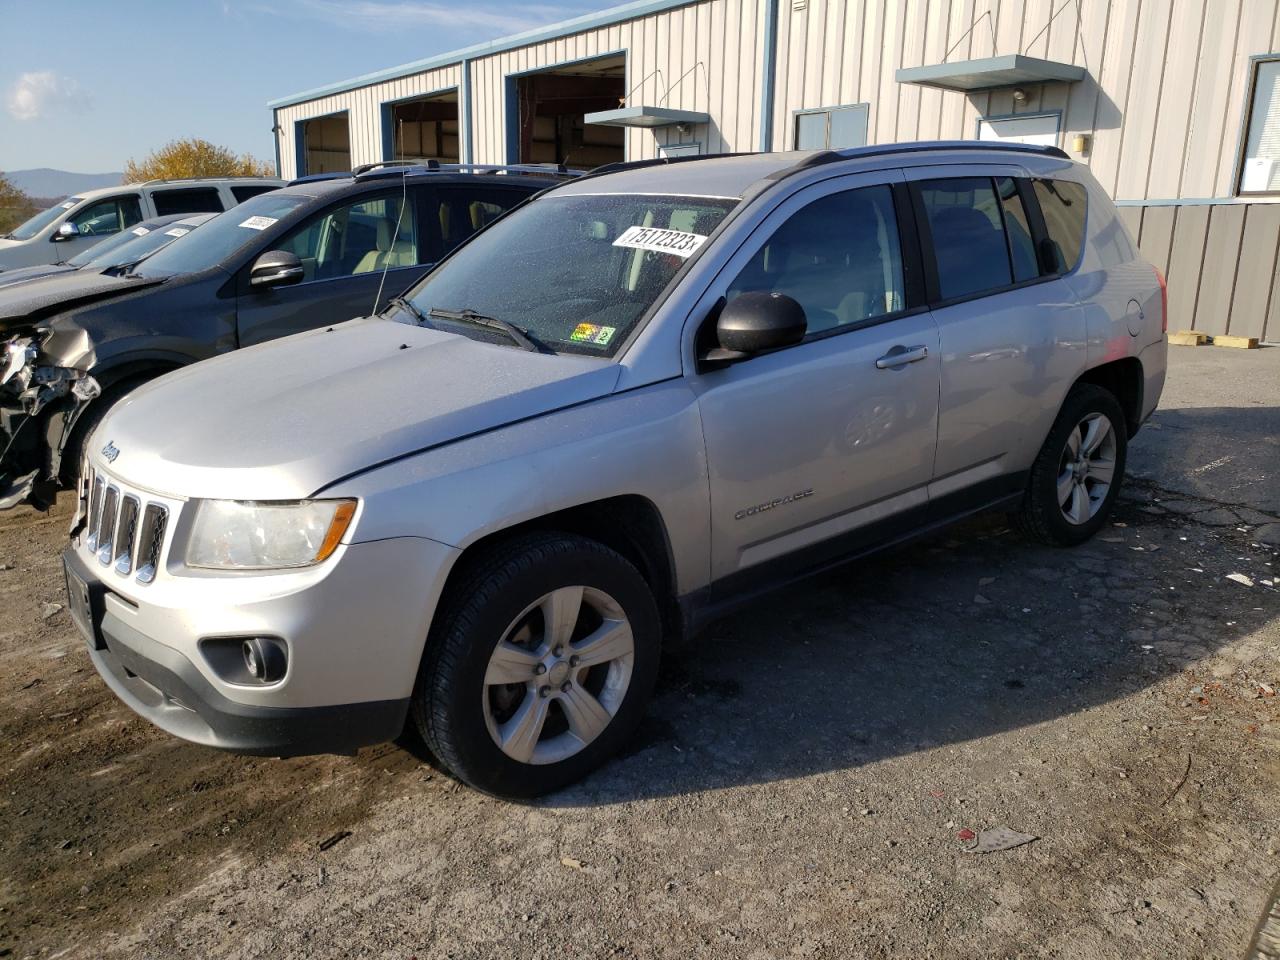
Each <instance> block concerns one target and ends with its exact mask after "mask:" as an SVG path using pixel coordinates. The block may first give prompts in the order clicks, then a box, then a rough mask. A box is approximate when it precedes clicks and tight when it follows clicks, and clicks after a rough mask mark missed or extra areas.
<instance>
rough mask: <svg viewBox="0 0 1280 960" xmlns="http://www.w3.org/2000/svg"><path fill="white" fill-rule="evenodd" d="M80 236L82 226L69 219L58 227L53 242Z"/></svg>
mask: <svg viewBox="0 0 1280 960" xmlns="http://www.w3.org/2000/svg"><path fill="white" fill-rule="evenodd" d="M78 236H80V228H79V227H77V226H76V225H75V224H74V223H72V222H71V221H70V220H68V221H67V222H66V223H64V224H63V225H62V226H60V227H59V228H58V232H57V233H55V234H54V235H53V242H54V243H58V242H59V241H61V240H74V239H75V238H76V237H78Z"/></svg>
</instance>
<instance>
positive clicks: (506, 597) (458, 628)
mask: <svg viewBox="0 0 1280 960" xmlns="http://www.w3.org/2000/svg"><path fill="white" fill-rule="evenodd" d="M450 594H451V598H450V600H448V601H446V602H445V604H444V605H443V606H442V608H441V611H440V613H439V615H438V616H437V623H436V626H435V627H433V629H432V635H431V638H430V641H429V643H428V649H427V652H426V655H425V656H424V658H423V665H422V669H421V672H420V674H419V678H418V684H417V689H416V691H415V694H414V701H413V716H414V719H415V721H416V723H417V726H418V728H419V730H420V732H421V733H422V737H423V739H424V740H425V741H426V743H427V746H428V748H429V749H430V750H431V752H432V753H433V754H434V756H436V757H437V758H438V759H439V760H440V761H441V762H442V763H443V764H444V765H445V766H446V767H448V768H449V769H450V770H451V771H452V772H453V773H454V774H455V775H456V776H458V777H459V778H460V779H462V780H464V781H465V782H467V783H468V784H470V785H471V786H473V787H476V788H477V789H480V790H484V791H486V792H489V793H494V794H498V795H500V796H507V797H533V796H538V795H540V794H543V793H547V792H549V791H551V790H556V789H558V788H560V787H563V786H566V785H567V784H569V783H572V782H574V781H575V780H578V779H580V778H581V777H583V776H585V775H586V774H588V773H589V772H591V771H592V770H594V769H595V768H596V767H598V766H599V765H600V764H602V763H604V762H605V760H607V759H608V758H609V757H610V756H611V755H612V754H613V753H614V752H616V750H617V749H618V748H619V747H620V746H621V745H622V744H623V743H624V742H625V741H626V739H627V738H628V737H629V736H630V735H631V734H632V733H633V732H634V730H635V727H636V725H637V724H638V723H639V721H640V718H641V715H642V714H643V712H644V707H645V704H646V703H647V701H648V699H649V697H650V695H651V694H652V691H653V686H654V682H655V680H656V678H657V670H658V655H659V646H660V640H661V636H660V627H659V618H658V611H657V606H656V604H655V602H654V599H653V595H652V593H651V592H650V590H649V587H648V584H646V583H645V581H644V578H643V577H642V576H641V575H640V573H639V572H638V571H637V570H636V568H635V567H633V566H632V565H631V564H630V563H629V562H628V561H627V560H626V559H625V558H623V557H622V556H621V555H620V554H618V553H616V552H615V551H613V550H610V549H609V548H607V547H605V546H603V545H601V544H599V543H596V542H594V541H591V540H587V539H585V538H581V537H576V536H570V535H566V534H535V535H531V536H529V537H523V538H520V539H518V540H514V541H512V542H510V543H508V544H505V545H503V546H500V547H499V548H497V549H496V550H493V551H490V552H488V553H487V554H486V555H483V556H482V557H480V558H478V560H477V561H476V562H474V563H473V564H472V565H471V567H470V570H469V571H468V572H467V574H466V575H465V576H464V579H463V580H462V581H461V582H459V583H458V584H457V588H456V589H453V590H451V591H450Z"/></svg>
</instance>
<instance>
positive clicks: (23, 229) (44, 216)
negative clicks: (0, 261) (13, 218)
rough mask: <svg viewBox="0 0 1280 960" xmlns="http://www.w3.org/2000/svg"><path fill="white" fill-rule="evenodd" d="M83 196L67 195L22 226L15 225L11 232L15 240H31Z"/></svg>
mask: <svg viewBox="0 0 1280 960" xmlns="http://www.w3.org/2000/svg"><path fill="white" fill-rule="evenodd" d="M81 199H82V198H81V197H67V199H65V200H63V201H62V202H61V203H55V204H54V205H53V206H52V207H50V208H49V209H48V210H41V211H40V212H39V213H37V214H36V215H35V216H34V217H32V218H31V219H30V220H28V221H27V222H26V223H24V224H23V225H22V226H20V227H15V228H14V231H13V232H12V233H11V234H9V236H11V237H12V238H13V239H14V240H30V239H31V238H32V237H34V236H35V235H36V234H37V233H39V232H40V231H41V230H43V229H44V228H45V227H47V226H48V225H49V224H51V223H53V221H55V220H57V219H58V217H60V216H62V215H63V214H64V213H66V212H67V211H68V210H70V209H71V208H72V207H74V206H75V205H76V204H77V203H79V202H80V201H81Z"/></svg>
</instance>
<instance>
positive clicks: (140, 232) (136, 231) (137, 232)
mask: <svg viewBox="0 0 1280 960" xmlns="http://www.w3.org/2000/svg"><path fill="white" fill-rule="evenodd" d="M131 232H132V233H133V235H134V236H135V237H145V236H146V235H147V234H148V233H150V232H151V231H150V230H148V229H147V228H146V227H134V228H133V230H132V231H131Z"/></svg>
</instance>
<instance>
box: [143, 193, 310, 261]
mask: <svg viewBox="0 0 1280 960" xmlns="http://www.w3.org/2000/svg"><path fill="white" fill-rule="evenodd" d="M308 200H309V198H308V197H300V196H297V195H286V196H281V195H280V194H278V193H264V194H262V195H260V196H257V197H252V198H251V199H249V200H246V201H245V202H244V203H242V204H240V205H239V206H237V207H232V208H231V209H230V210H228V211H227V212H226V213H220V214H218V215H217V216H216V217H214V218H213V219H212V220H210V221H209V222H208V223H206V224H205V225H204V226H202V227H201V228H200V229H199V231H197V233H198V236H197V237H196V238H195V239H192V238H191V237H190V236H186V237H182V238H181V239H180V240H175V241H174V242H173V243H171V244H169V245H168V246H166V247H164V248H163V249H162V250H160V251H158V252H156V253H153V254H152V255H151V256H149V257H147V259H146V260H144V261H142V263H140V264H138V267H137V269H136V270H135V271H134V272H135V273H137V274H138V275H139V276H142V277H172V276H176V275H178V274H181V273H195V272H196V271H198V270H207V269H209V268H210V267H216V266H217V265H218V264H220V263H222V261H224V260H225V259H227V257H229V256H231V254H233V253H235V251H237V250H239V249H240V248H241V247H243V246H244V245H245V244H247V243H249V242H250V241H251V240H255V239H257V238H258V237H259V236H261V234H262V231H263V230H265V229H267V227H270V226H271V225H272V224H274V223H275V222H276V221H277V220H279V219H280V218H281V217H285V216H288V215H289V213H291V212H292V211H293V210H294V208H296V207H299V206H301V205H302V204H304V203H307V202H308Z"/></svg>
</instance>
